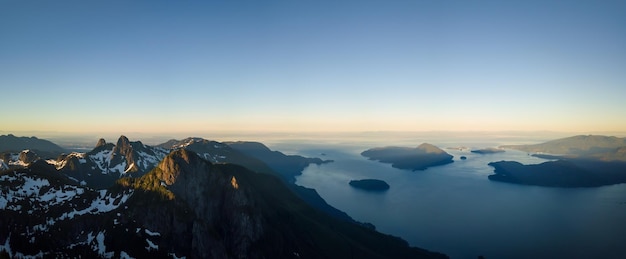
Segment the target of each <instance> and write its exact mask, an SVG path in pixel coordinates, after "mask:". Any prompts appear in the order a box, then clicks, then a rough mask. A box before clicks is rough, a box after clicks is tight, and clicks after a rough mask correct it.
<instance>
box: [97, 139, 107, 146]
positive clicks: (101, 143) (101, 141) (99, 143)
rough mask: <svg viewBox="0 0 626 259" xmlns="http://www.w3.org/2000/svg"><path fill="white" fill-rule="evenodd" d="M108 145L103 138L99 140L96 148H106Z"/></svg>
mask: <svg viewBox="0 0 626 259" xmlns="http://www.w3.org/2000/svg"><path fill="white" fill-rule="evenodd" d="M106 144H107V142H106V140H104V139H103V138H101V139H99V140H98V143H96V148H98V147H101V146H104V145H106Z"/></svg>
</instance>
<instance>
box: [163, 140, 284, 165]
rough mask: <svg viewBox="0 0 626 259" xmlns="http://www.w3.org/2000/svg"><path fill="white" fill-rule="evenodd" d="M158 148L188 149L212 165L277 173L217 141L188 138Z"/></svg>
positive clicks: (261, 162)
mask: <svg viewBox="0 0 626 259" xmlns="http://www.w3.org/2000/svg"><path fill="white" fill-rule="evenodd" d="M157 147H160V148H165V149H170V150H178V149H186V150H190V151H193V152H196V153H197V154H198V155H200V157H202V158H204V159H206V160H207V161H209V162H211V163H233V164H238V165H242V166H245V167H246V168H248V169H250V170H253V171H256V172H260V173H269V174H273V173H275V172H274V171H273V170H272V168H270V167H269V166H268V165H267V164H265V163H263V161H260V160H259V159H256V158H254V157H251V156H248V155H246V154H244V153H242V152H240V151H238V150H236V149H233V148H232V147H231V146H229V145H227V144H225V143H220V142H217V141H212V140H206V139H203V138H186V139H183V140H174V139H172V140H169V141H167V142H166V143H163V144H160V145H157Z"/></svg>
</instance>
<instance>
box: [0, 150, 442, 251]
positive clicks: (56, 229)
mask: <svg viewBox="0 0 626 259" xmlns="http://www.w3.org/2000/svg"><path fill="white" fill-rule="evenodd" d="M0 192H1V195H0V250H4V251H5V252H6V253H8V255H9V256H11V257H26V256H33V257H35V256H40V257H85V258H94V257H105V258H113V257H115V258H120V257H123V258H129V257H134V258H146V257H169V258H173V257H177V258H180V257H183V256H184V257H188V258H446V257H445V256H444V255H441V254H438V253H433V252H429V251H426V250H423V249H419V248H414V247H409V246H408V245H407V243H406V242H405V241H403V240H401V239H399V238H396V237H393V236H389V235H384V234H381V233H378V232H376V231H374V230H371V229H368V228H365V227H362V226H359V225H356V224H352V223H348V222H345V221H341V220H338V219H335V218H334V217H331V216H329V215H327V214H325V213H322V212H320V211H318V210H316V209H313V208H312V207H310V206H309V205H307V204H306V203H305V202H303V201H302V200H301V199H299V198H298V197H297V196H295V195H294V194H293V193H292V192H291V191H290V190H289V189H288V188H287V187H286V186H285V185H284V184H283V183H282V181H281V180H279V179H278V178H277V177H275V176H272V175H269V174H261V173H255V172H253V171H250V170H248V169H246V168H244V167H241V166H238V165H234V164H222V163H211V162H208V161H207V160H206V159H204V158H203V157H201V156H199V155H198V154H196V153H195V152H192V151H187V150H185V149H179V150H176V151H174V152H172V153H170V154H169V155H167V156H166V157H165V158H164V159H163V160H162V161H161V162H160V163H159V164H158V166H156V167H155V168H154V169H152V170H151V171H150V172H148V173H146V174H145V175H143V176H141V177H139V178H127V177H125V178H122V179H119V180H118V181H117V183H116V184H115V185H114V186H112V187H111V188H108V189H106V190H93V189H91V188H88V187H82V186H76V185H73V184H72V181H71V180H69V179H67V178H64V177H63V175H62V174H58V173H56V170H55V168H53V167H52V166H51V165H49V164H47V163H44V162H43V161H38V162H35V163H33V164H32V165H30V166H29V168H27V169H26V168H25V169H20V170H15V171H10V172H4V173H2V174H0Z"/></svg>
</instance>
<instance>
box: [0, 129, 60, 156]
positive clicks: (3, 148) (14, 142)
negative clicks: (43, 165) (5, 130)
mask: <svg viewBox="0 0 626 259" xmlns="http://www.w3.org/2000/svg"><path fill="white" fill-rule="evenodd" d="M22 150H34V151H35V152H36V153H37V154H38V155H39V156H41V157H42V158H53V157H56V156H58V155H60V154H62V153H64V152H66V150H65V149H64V148H62V147H59V146H58V145H56V144H54V143H52V142H50V141H48V140H45V139H38V138H36V137H16V136H14V135H13V134H8V135H1V136H0V153H3V152H13V153H19V152H21V151H22Z"/></svg>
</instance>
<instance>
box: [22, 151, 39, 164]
mask: <svg viewBox="0 0 626 259" xmlns="http://www.w3.org/2000/svg"><path fill="white" fill-rule="evenodd" d="M19 159H20V161H22V162H24V163H25V164H30V163H32V162H35V161H36V160H37V159H39V156H37V154H35V152H33V151H30V150H24V151H22V152H20V158H19Z"/></svg>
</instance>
